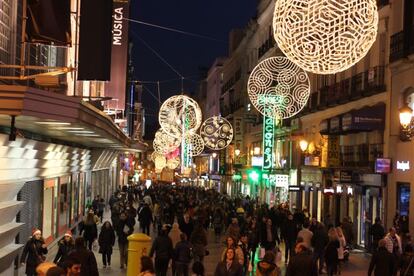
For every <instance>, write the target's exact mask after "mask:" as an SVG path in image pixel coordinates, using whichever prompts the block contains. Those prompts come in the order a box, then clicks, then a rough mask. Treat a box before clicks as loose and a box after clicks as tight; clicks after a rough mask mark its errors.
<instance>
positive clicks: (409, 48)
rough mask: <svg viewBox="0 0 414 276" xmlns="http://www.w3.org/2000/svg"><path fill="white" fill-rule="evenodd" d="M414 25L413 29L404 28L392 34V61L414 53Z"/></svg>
mask: <svg viewBox="0 0 414 276" xmlns="http://www.w3.org/2000/svg"><path fill="white" fill-rule="evenodd" d="M413 34H414V25H413V26H411V30H403V31H401V32H398V33H396V34H394V35H392V36H391V43H390V44H391V45H390V62H395V61H397V60H399V59H402V58H405V57H407V56H408V55H411V54H414V37H413Z"/></svg>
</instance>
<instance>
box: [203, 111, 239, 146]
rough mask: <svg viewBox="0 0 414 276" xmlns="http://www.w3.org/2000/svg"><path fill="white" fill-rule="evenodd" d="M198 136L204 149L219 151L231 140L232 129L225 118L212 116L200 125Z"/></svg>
mask: <svg viewBox="0 0 414 276" xmlns="http://www.w3.org/2000/svg"><path fill="white" fill-rule="evenodd" d="M200 134H201V137H202V138H203V141H204V144H205V146H206V147H208V148H210V149H213V150H221V149H224V148H226V147H227V146H228V145H230V143H231V141H232V140H233V127H232V126H231V124H230V123H229V121H227V120H226V119H225V118H222V117H218V116H213V117H210V118H208V119H207V120H205V121H204V123H203V124H202V125H201V128H200Z"/></svg>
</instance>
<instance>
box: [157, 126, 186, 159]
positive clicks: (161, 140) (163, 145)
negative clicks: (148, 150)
mask: <svg viewBox="0 0 414 276" xmlns="http://www.w3.org/2000/svg"><path fill="white" fill-rule="evenodd" d="M180 143H181V140H180V139H178V138H176V137H173V136H171V135H168V134H167V133H165V132H164V131H163V130H162V129H159V130H157V132H156V133H155V138H154V141H153V147H154V150H155V151H156V152H158V153H161V154H164V155H166V154H168V153H170V152H173V151H175V150H176V149H177V148H178V147H179V146H180Z"/></svg>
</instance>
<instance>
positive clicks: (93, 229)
mask: <svg viewBox="0 0 414 276" xmlns="http://www.w3.org/2000/svg"><path fill="white" fill-rule="evenodd" d="M97 223H99V218H98V217H97V216H96V215H95V213H94V211H93V209H89V211H88V214H87V215H86V218H85V219H84V220H83V223H82V226H81V231H80V234H81V235H82V233H83V237H84V238H85V241H86V244H87V247H88V249H89V250H92V245H93V242H94V241H95V240H96V239H97V238H98V227H97V225H96V224H97Z"/></svg>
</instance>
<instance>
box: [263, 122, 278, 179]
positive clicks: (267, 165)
mask: <svg viewBox="0 0 414 276" xmlns="http://www.w3.org/2000/svg"><path fill="white" fill-rule="evenodd" d="M274 137H275V119H274V118H272V117H267V116H264V117H263V166H262V170H263V171H271V170H272V168H273V163H274V162H273V161H274V154H273V149H274V146H275V143H274V141H275V139H274Z"/></svg>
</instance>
